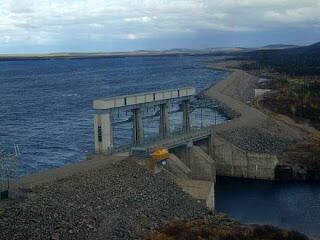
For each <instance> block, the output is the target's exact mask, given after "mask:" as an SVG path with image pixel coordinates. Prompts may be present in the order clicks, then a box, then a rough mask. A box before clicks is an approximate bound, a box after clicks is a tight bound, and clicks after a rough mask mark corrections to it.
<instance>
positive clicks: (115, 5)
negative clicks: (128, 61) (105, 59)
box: [0, 0, 320, 54]
mask: <svg viewBox="0 0 320 240" xmlns="http://www.w3.org/2000/svg"><path fill="white" fill-rule="evenodd" d="M318 41H320V0H0V54H16V53H52V52H118V51H135V50H165V49H172V48H190V49H205V48H216V47H256V46H264V45H269V44H279V43H282V44H296V45H308V44H312V43H315V42H318Z"/></svg>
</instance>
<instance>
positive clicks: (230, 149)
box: [212, 135, 279, 180]
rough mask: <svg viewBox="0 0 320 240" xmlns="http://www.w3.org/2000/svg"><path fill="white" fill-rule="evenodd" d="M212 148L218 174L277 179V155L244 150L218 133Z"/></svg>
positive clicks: (213, 139)
mask: <svg viewBox="0 0 320 240" xmlns="http://www.w3.org/2000/svg"><path fill="white" fill-rule="evenodd" d="M212 148H213V154H214V160H215V161H216V169H217V170H216V171H217V175H218V176H228V177H243V178H250V179H265V180H275V168H276V166H277V164H278V162H279V161H278V158H277V156H276V155H273V154H264V153H251V152H247V151H244V150H242V149H239V148H237V147H236V146H234V145H232V144H231V143H229V142H227V141H226V140H224V139H223V138H221V137H218V136H217V135H215V136H214V137H213V138H212Z"/></svg>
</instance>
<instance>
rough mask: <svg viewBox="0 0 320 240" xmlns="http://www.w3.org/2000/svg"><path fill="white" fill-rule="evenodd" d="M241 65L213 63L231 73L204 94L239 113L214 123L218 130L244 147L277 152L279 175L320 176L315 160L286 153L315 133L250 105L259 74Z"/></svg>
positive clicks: (223, 135) (277, 171) (251, 149)
mask: <svg viewBox="0 0 320 240" xmlns="http://www.w3.org/2000/svg"><path fill="white" fill-rule="evenodd" d="M240 65H241V62H239V61H225V62H219V63H217V64H214V65H211V66H210V67H211V68H213V69H216V70H222V71H228V72H230V74H229V75H228V76H227V77H226V78H224V79H223V80H221V81H220V82H218V83H217V84H216V85H213V86H211V87H210V88H208V89H206V90H205V91H203V93H202V94H203V95H204V96H206V97H209V98H213V99H216V100H217V101H218V102H219V103H220V105H223V106H226V107H227V112H230V111H233V112H235V113H236V114H234V115H235V116H236V117H235V118H234V119H233V120H232V121H229V122H227V123H225V124H221V125H217V126H214V127H213V130H214V132H215V133H216V134H217V135H219V136H220V137H223V138H225V139H226V140H228V141H229V142H230V143H232V144H234V145H235V146H237V147H238V148H240V149H242V150H245V151H248V152H254V153H268V154H276V155H277V156H278V159H279V161H280V162H279V168H277V169H276V176H277V178H279V179H281V180H283V179H288V180H310V179H319V178H320V177H319V176H318V175H317V174H314V171H312V164H309V163H308V162H310V161H304V162H302V161H301V160H299V159H294V158H292V157H290V159H289V160H288V157H287V155H289V154H287V153H285V154H283V152H288V149H290V148H291V146H293V145H294V144H297V143H301V142H305V141H306V139H307V138H308V135H309V134H310V133H311V132H310V130H309V129H308V128H304V127H301V126H297V125H295V124H288V122H286V121H282V120H281V119H278V118H275V117H274V116H273V115H272V114H271V113H266V112H265V111H260V110H259V109H257V108H254V107H252V106H250V101H251V100H253V98H254V89H255V87H256V83H257V81H258V79H259V78H258V77H256V76H253V75H251V74H249V73H247V72H245V71H243V70H240V69H239V66H240ZM302 154H303V153H302ZM291 155H297V153H296V152H292V154H291ZM299 156H301V154H300V155H299ZM304 156H305V157H306V156H307V155H304ZM305 157H304V158H305ZM288 162H290V163H289V164H288ZM301 162H302V163H301ZM305 162H307V163H308V164H307V163H305ZM311 162H312V161H311ZM282 166H283V167H282ZM310 166H311V169H310ZM306 169H307V170H306ZM309 172H312V174H309ZM311 175H312V176H311Z"/></svg>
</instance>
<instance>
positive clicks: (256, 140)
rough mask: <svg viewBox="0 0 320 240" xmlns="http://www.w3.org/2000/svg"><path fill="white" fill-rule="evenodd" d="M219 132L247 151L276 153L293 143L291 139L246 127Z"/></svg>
mask: <svg viewBox="0 0 320 240" xmlns="http://www.w3.org/2000/svg"><path fill="white" fill-rule="evenodd" d="M221 134H222V135H223V136H224V138H226V139H227V140H229V141H230V142H232V143H233V144H234V145H236V146H237V147H239V148H241V149H243V150H246V151H249V152H259V153H277V152H279V151H281V150H283V149H285V148H287V147H288V146H289V145H291V144H293V143H294V141H293V140H290V139H286V138H281V137H279V136H274V135H271V134H269V133H267V132H263V131H261V130H259V129H256V128H248V127H242V128H238V129H232V130H230V131H225V132H222V133H221Z"/></svg>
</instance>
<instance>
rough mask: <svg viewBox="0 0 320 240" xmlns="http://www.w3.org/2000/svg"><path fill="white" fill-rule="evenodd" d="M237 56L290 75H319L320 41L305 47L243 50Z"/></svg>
mask: <svg viewBox="0 0 320 240" xmlns="http://www.w3.org/2000/svg"><path fill="white" fill-rule="evenodd" d="M238 56H240V57H241V58H242V59H243V60H253V61H256V62H257V63H258V64H259V65H260V66H261V67H268V68H273V69H274V70H276V71H278V72H280V73H285V74H288V75H290V76H306V75H308V76H314V75H320V42H317V43H315V44H312V45H309V46H305V47H295V48H286V49H268V50H267V49H262V50H257V51H250V52H243V53H240V54H239V55H238Z"/></svg>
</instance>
